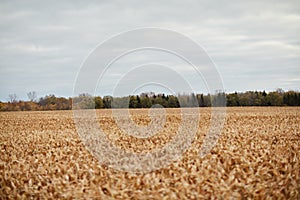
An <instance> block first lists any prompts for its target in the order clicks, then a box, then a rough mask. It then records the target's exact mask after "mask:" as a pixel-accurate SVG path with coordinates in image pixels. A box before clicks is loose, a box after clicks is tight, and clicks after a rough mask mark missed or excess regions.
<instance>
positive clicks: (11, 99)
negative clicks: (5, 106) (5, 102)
mask: <svg viewBox="0 0 300 200" xmlns="http://www.w3.org/2000/svg"><path fill="white" fill-rule="evenodd" d="M8 98H9V102H10V103H16V102H17V98H18V97H17V95H16V94H9V95H8Z"/></svg>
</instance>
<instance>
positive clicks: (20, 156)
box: [0, 107, 300, 199]
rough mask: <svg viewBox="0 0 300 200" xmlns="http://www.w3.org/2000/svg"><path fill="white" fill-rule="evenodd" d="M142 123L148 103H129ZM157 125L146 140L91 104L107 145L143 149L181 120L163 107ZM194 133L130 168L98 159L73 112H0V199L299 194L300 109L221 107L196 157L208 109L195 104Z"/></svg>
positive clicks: (160, 142)
mask: <svg viewBox="0 0 300 200" xmlns="http://www.w3.org/2000/svg"><path fill="white" fill-rule="evenodd" d="M130 112H131V114H132V120H133V121H134V122H135V123H136V124H138V125H140V126H147V125H149V124H150V122H151V118H150V117H149V116H148V110H142V109H136V110H130ZM165 112H166V122H165V125H164V127H163V128H162V129H161V130H160V131H159V132H158V134H156V135H153V136H151V137H149V138H147V139H143V138H136V137H133V136H130V135H127V134H125V133H123V132H122V131H121V130H120V129H119V128H118V125H117V124H116V122H115V121H114V119H113V118H112V116H111V113H112V111H111V110H97V116H98V121H99V124H100V126H101V128H102V129H103V131H104V132H105V134H106V135H107V138H108V139H109V140H110V141H111V143H112V144H114V145H116V146H119V147H120V148H121V149H124V150H126V151H132V152H136V153H141V152H150V151H152V150H153V149H159V148H162V147H163V146H164V145H165V144H167V143H168V142H169V141H170V140H171V139H172V137H174V134H175V132H176V130H177V129H178V128H179V127H180V123H181V120H182V118H181V115H180V109H166V111H165ZM200 113H201V115H200V120H199V124H198V131H197V133H196V136H195V138H194V140H193V142H192V144H191V146H190V147H189V148H188V150H187V151H186V152H184V154H183V155H182V157H181V158H180V159H178V160H177V161H175V162H173V163H171V164H170V165H168V166H165V167H163V168H161V169H158V170H156V171H152V172H147V173H140V174H131V173H129V172H124V171H118V170H115V169H113V168H110V167H109V166H108V165H107V164H106V163H99V162H98V160H97V159H96V158H94V157H93V156H92V155H91V154H90V153H89V152H88V150H87V149H86V148H85V145H84V144H83V143H82V141H81V140H80V138H79V136H78V134H77V132H76V127H75V124H74V121H73V114H72V111H44V112H5V113H0V199H16V198H26V199H28V198H34V199H36V198H50V199H51V198H52V199H57V198H59V199H70V198H84V199H86V198H87V199H90V198H93V199H202V198H203V199H210V198H217V199H228V198H234V199H236V198H237V199H240V198H250V199H261V198H268V197H271V198H274V199H277V198H281V199H300V161H299V159H300V108H299V107H293V108H291V107H247V108H227V111H226V122H225V124H224V127H223V130H222V135H221V136H220V138H219V140H218V143H217V145H216V146H215V147H214V148H213V149H212V151H211V153H209V154H207V155H206V156H205V157H203V158H201V157H199V149H201V145H202V143H203V139H204V136H205V134H206V132H207V131H208V129H209V124H210V109H209V108H201V109H200Z"/></svg>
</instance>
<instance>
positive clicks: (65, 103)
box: [0, 89, 300, 111]
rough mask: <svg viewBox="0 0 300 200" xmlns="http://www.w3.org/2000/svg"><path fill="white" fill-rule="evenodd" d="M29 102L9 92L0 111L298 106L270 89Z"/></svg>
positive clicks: (297, 100)
mask: <svg viewBox="0 0 300 200" xmlns="http://www.w3.org/2000/svg"><path fill="white" fill-rule="evenodd" d="M28 94H34V95H28V97H29V101H22V100H19V101H18V100H17V98H16V95H10V101H9V102H0V111H30V110H70V109H72V107H73V108H74V109H94V108H96V109H105V108H106V109H109V108H128V107H129V108H150V107H152V106H153V105H157V104H159V105H161V106H163V107H165V108H178V107H210V106H225V105H226V106H300V93H299V92H296V91H287V92H285V91H283V90H281V89H278V90H276V91H273V92H269V93H267V92H265V91H263V92H258V91H248V92H242V93H237V92H235V93H229V94H225V93H222V92H219V93H217V94H215V95H210V94H207V95H204V94H182V95H177V96H174V95H165V94H155V93H153V92H150V93H142V94H140V95H131V96H127V97H112V96H104V97H100V96H96V97H93V96H91V95H89V94H81V95H79V96H78V97H74V98H64V97H56V96H55V95H46V96H45V97H42V98H40V99H38V100H36V99H35V96H36V94H35V93H28Z"/></svg>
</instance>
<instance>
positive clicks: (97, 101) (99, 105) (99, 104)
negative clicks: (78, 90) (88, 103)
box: [95, 97, 104, 109]
mask: <svg viewBox="0 0 300 200" xmlns="http://www.w3.org/2000/svg"><path fill="white" fill-rule="evenodd" d="M103 107H104V105H103V100H102V98H101V97H95V108H96V109H99V108H103Z"/></svg>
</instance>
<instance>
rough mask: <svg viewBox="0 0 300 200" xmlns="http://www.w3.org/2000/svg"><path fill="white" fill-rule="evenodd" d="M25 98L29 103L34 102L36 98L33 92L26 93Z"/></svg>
mask: <svg viewBox="0 0 300 200" xmlns="http://www.w3.org/2000/svg"><path fill="white" fill-rule="evenodd" d="M27 97H28V99H29V101H31V102H33V101H35V99H36V97H37V95H36V92H35V91H32V92H28V93H27Z"/></svg>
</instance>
